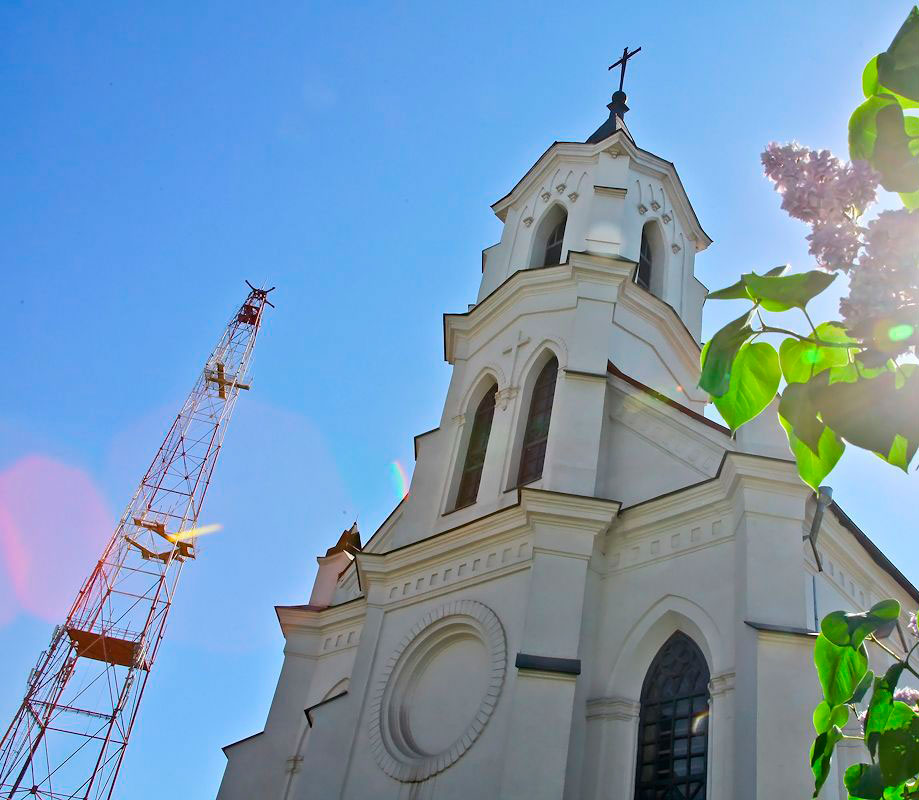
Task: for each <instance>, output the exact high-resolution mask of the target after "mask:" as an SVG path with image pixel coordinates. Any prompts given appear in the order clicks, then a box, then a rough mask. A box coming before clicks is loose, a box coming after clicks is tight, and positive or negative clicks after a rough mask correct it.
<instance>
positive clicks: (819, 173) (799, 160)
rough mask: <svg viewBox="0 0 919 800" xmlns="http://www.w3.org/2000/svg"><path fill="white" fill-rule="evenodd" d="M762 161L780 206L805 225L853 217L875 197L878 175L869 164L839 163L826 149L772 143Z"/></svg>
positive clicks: (795, 144)
mask: <svg viewBox="0 0 919 800" xmlns="http://www.w3.org/2000/svg"><path fill="white" fill-rule="evenodd" d="M762 162H763V168H764V169H765V171H766V176H767V177H768V178H769V179H770V180H771V181H773V182H774V183H775V189H776V191H777V192H779V194H781V195H782V208H783V209H785V211H787V212H788V213H789V214H790V215H791V216H792V217H795V219H800V220H802V221H803V222H806V223H808V224H809V225H817V224H825V223H828V222H831V223H838V222H841V221H842V218H844V217H847V218H854V217H857V216H859V215H860V214H862V213H863V212H864V211H865V209H866V208H868V206H870V205H871V204H872V203H873V202H874V201H875V198H876V196H877V186H878V175H877V173H875V171H874V170H873V169H872V168H871V166H870V165H869V164H867V163H866V162H863V161H857V162H855V163H854V164H850V163H843V162H842V161H840V160H839V159H838V158H836V156H834V155H833V154H832V153H831V152H830V151H829V150H820V151H817V150H808V149H807V148H806V147H802V146H801V145H799V144H798V143H797V142H792V143H790V144H786V145H779V144H776V143H775V142H772V143H770V144H769V145H768V146H767V147H766V150H765V151H764V152H763V154H762Z"/></svg>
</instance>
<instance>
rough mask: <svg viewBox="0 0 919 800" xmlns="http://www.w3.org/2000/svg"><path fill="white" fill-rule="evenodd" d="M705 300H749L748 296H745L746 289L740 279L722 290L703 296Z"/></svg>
mask: <svg viewBox="0 0 919 800" xmlns="http://www.w3.org/2000/svg"><path fill="white" fill-rule="evenodd" d="M705 299H706V300H749V299H750V295H748V294H747V287H746V285H745V284H744V282H743V279H742V278H741V279H740V280H739V281H737V283H732V284H731V285H730V286H725V287H724V288H723V289H718V290H717V291H715V292H709V293H708V294H707V295H705Z"/></svg>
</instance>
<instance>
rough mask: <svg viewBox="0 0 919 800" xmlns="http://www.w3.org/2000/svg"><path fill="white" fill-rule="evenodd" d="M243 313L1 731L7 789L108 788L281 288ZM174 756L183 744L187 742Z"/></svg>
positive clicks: (254, 292)
mask: <svg viewBox="0 0 919 800" xmlns="http://www.w3.org/2000/svg"><path fill="white" fill-rule="evenodd" d="M249 288H250V289H251V291H250V292H249V296H248V297H247V298H246V301H245V302H244V303H243V304H242V306H241V307H240V309H239V310H238V311H237V312H236V313H235V314H234V315H233V317H232V319H231V320H230V322H229V324H228V325H227V328H226V330H225V331H224V333H223V336H221V338H220V342H219V343H218V344H217V347H216V348H215V349H214V352H213V353H212V354H211V356H210V358H208V360H207V363H206V364H205V365H204V370H203V371H202V372H201V375H200V376H199V377H198V380H197V382H196V383H195V387H194V389H192V391H191V394H189V396H188V399H187V400H186V401H185V404H184V405H183V406H182V410H181V411H179V414H178V416H177V417H176V419H175V422H173V423H172V427H171V428H170V429H169V432H168V433H167V434H166V438H165V440H164V441H163V444H162V445H161V446H160V448H159V450H158V451H157V454H156V457H155V458H154V459H153V463H152V464H151V465H150V468H149V469H148V470H147V474H146V475H144V477H143V480H142V481H141V482H140V486H139V487H138V488H137V491H136V492H135V494H134V497H133V499H132V500H131V502H130V503H129V504H128V507H127V510H126V511H125V512H124V515H123V516H122V518H121V521H120V522H119V523H118V526H117V527H116V528H115V532H114V534H112V538H111V539H110V540H109V542H108V544H107V545H106V547H105V550H104V551H103V553H102V557H101V558H100V559H99V561H98V563H97V564H96V566H95V569H93V571H92V574H91V575H90V576H89V578H88V579H87V580H86V582H85V583H84V584H83V587H82V588H81V589H80V592H79V594H78V595H77V599H76V600H75V601H74V604H73V606H72V607H71V609H70V613H69V614H68V615H67V620H66V622H64V624H63V625H59V626H58V627H56V628H55V629H54V633H53V634H52V636H51V643H50V644H49V646H48V649H47V650H46V651H44V652H43V653H42V654H41V655H40V656H39V658H38V664H37V665H36V667H35V669H33V670H32V672H31V674H30V675H29V680H28V686H27V689H26V695H25V699H24V700H23V701H22V705H21V706H20V707H19V711H18V712H17V713H16V716H15V717H14V718H13V721H12V723H11V724H10V727H9V729H8V730H7V731H6V733H5V734H4V736H3V739H2V741H0V798H6V800H11V799H12V800H19V798H34V797H37V798H47V799H48V800H52V798H53V800H65V798H66V800H71V799H73V800H75V799H76V798H80V800H89V798H92V799H93V800H99V799H100V798H110V797H111V796H112V792H113V791H114V788H115V780H116V778H117V776H118V770H119V768H120V766H121V761H122V759H123V758H124V753H125V748H126V747H127V744H128V738H129V736H130V734H131V728H132V726H133V725H134V722H135V720H136V718H137V710H138V707H139V705H140V700H141V697H142V696H143V693H144V687H145V686H146V684H147V679H148V678H149V676H150V669H151V668H152V667H153V662H154V661H155V660H156V654H157V651H158V650H159V647H160V643H161V642H162V640H163V633H164V631H165V627H166V617H167V616H168V615H169V608H170V606H171V605H172V600H173V597H174V594H175V589H176V584H177V582H178V580H179V573H180V572H181V571H182V565H183V564H184V563H185V562H186V561H187V560H188V559H192V558H194V557H195V534H196V531H195V529H196V528H198V519H199V516H200V514H201V506H202V503H203V502H204V495H205V494H206V493H207V487H208V484H209V483H210V480H211V477H212V475H213V473H214V464H215V463H216V462H217V456H218V454H219V453H220V447H221V443H222V442H223V437H224V435H225V434H226V430H227V423H228V422H229V421H230V415H231V414H232V412H233V406H234V405H235V404H236V398H237V397H238V395H239V392H240V390H242V389H248V388H249V367H250V363H251V359H252V350H253V348H254V346H255V339H256V336H257V335H258V331H259V326H260V324H261V321H262V312H263V311H264V309H265V306H266V305H271V303H269V302H268V292H270V291H271V289H256V288H254V287H253V286H252V285H251V284H249ZM176 757H177V758H180V757H181V753H180V752H179V751H178V750H177V752H176Z"/></svg>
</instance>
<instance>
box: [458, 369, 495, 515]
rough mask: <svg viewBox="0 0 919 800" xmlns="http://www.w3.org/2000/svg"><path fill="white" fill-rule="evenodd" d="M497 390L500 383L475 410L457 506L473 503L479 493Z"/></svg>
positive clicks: (487, 393)
mask: <svg viewBox="0 0 919 800" xmlns="http://www.w3.org/2000/svg"><path fill="white" fill-rule="evenodd" d="M497 392H498V385H497V384H495V385H494V386H493V387H492V388H491V389H489V390H488V391H487V392H485V396H484V397H483V398H482V400H481V402H480V403H479V406H478V408H476V410H475V417H474V418H473V420H472V432H471V433H470V434H469V445H468V447H467V448H466V460H465V461H464V462H463V474H462V477H461V478H460V485H459V491H458V492H457V495H456V507H457V508H462V507H463V506H468V505H471V504H472V503H474V502H475V499H476V497H477V496H478V494H479V483H480V482H481V480H482V467H483V466H484V465H485V451H486V450H487V449H488V437H489V435H490V434H491V422H492V420H493V419H494V416H495V395H496V394H497Z"/></svg>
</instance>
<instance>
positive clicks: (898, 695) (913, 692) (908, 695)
mask: <svg viewBox="0 0 919 800" xmlns="http://www.w3.org/2000/svg"><path fill="white" fill-rule="evenodd" d="M893 699H894V700H899V701H900V702H901V703H906V705H908V706H915V705H917V704H919V689H914V688H913V687H912V686H901V687H900V688H899V689H895V690H894V693H893Z"/></svg>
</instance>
